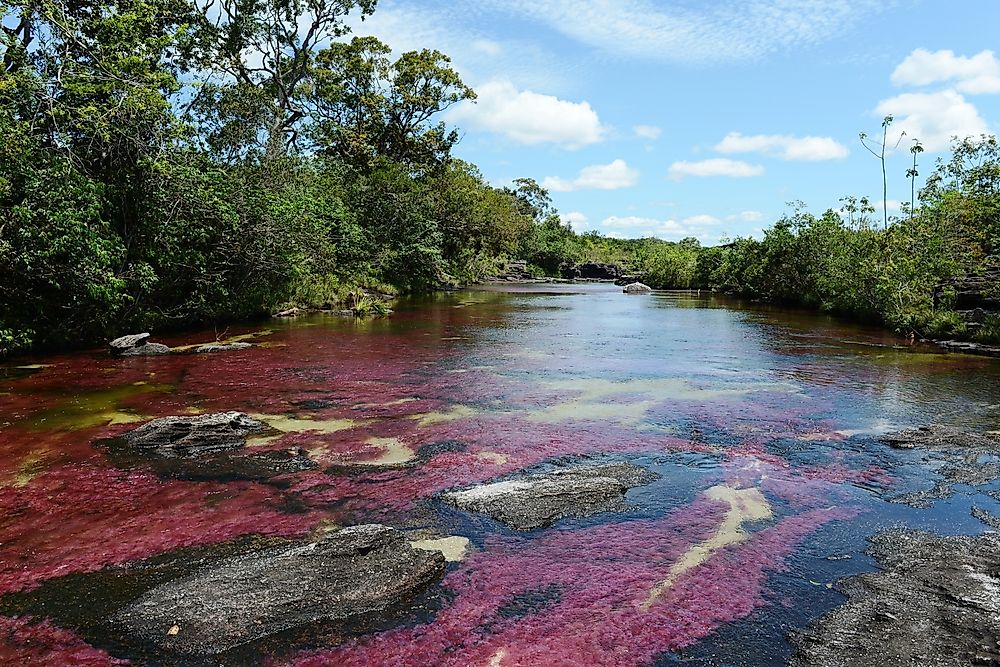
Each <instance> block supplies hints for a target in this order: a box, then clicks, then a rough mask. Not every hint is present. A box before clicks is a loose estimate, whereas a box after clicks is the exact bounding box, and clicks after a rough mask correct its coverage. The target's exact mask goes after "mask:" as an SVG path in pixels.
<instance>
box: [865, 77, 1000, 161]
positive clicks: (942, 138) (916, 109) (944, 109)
mask: <svg viewBox="0 0 1000 667" xmlns="http://www.w3.org/2000/svg"><path fill="white" fill-rule="evenodd" d="M875 113H877V114H878V115H879V116H887V115H892V116H895V118H896V120H895V122H894V123H893V126H892V127H893V129H894V130H899V131H902V132H906V136H907V137H909V138H910V139H919V140H920V142H921V143H922V144H923V147H924V148H925V149H927V150H929V151H940V150H947V149H948V148H949V147H950V145H951V139H952V137H956V136H957V137H959V138H960V139H964V138H965V137H969V136H978V135H980V134H989V133H990V130H989V126H988V125H987V124H986V121H985V120H983V118H982V116H980V115H979V110H978V109H976V107H975V106H974V105H973V104H971V103H969V102H968V101H966V99H965V97H963V96H962V95H961V94H960V93H958V92H956V91H954V90H942V91H940V92H937V93H904V94H902V95H897V96H896V97H892V98H889V99H887V100H882V101H881V102H879V104H878V106H877V107H875Z"/></svg>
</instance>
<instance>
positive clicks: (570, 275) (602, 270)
mask: <svg viewBox="0 0 1000 667" xmlns="http://www.w3.org/2000/svg"><path fill="white" fill-rule="evenodd" d="M560 273H561V275H562V277H563V278H567V279H575V278H579V279H582V280H615V279H617V278H620V277H621V275H622V268H621V267H620V266H618V265H617V264H604V263H602V262H583V263H582V264H577V265H575V266H566V267H563V269H562V270H561V272H560Z"/></svg>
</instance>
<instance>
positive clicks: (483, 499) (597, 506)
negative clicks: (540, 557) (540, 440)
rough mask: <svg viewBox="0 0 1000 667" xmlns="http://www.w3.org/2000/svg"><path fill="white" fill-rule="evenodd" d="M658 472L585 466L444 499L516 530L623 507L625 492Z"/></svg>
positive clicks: (625, 466)
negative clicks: (486, 515)
mask: <svg viewBox="0 0 1000 667" xmlns="http://www.w3.org/2000/svg"><path fill="white" fill-rule="evenodd" d="M654 479H656V475H655V474H653V473H651V472H649V471H648V470H646V469H645V468H640V467H639V466H637V465H633V464H631V463H614V464H608V465H595V466H581V467H577V468H572V469H570V470H559V471H556V472H551V473H539V474H533V475H528V476H524V477H521V478H518V479H508V480H503V481H499V482H493V483H490V484H482V485H480V486H473V487H470V488H467V489H461V490H458V491H449V492H447V493H444V494H442V498H443V499H444V500H445V502H448V503H450V504H452V505H454V506H455V507H458V508H459V509H463V510H466V511H469V512H482V513H484V514H488V515H489V516H491V517H492V518H494V519H496V520H497V521H500V522H502V523H505V524H507V525H508V526H510V527H512V528H516V529H518V530H531V529H533V528H544V527H546V526H550V525H552V524H553V523H555V522H556V521H558V520H559V519H562V518H564V517H569V516H577V517H583V516H590V515H592V514H597V513H599V512H615V511H623V510H624V509H625V492H626V491H628V490H629V489H630V488H632V487H635V486H641V485H643V484H648V483H649V482H651V481H653V480H654Z"/></svg>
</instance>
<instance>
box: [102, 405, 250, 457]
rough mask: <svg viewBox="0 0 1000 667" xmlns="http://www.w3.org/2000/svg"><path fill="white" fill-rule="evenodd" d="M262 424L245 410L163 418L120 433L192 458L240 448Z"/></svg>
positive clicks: (138, 445) (137, 443) (161, 451)
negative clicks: (243, 411) (245, 412)
mask: <svg viewBox="0 0 1000 667" xmlns="http://www.w3.org/2000/svg"><path fill="white" fill-rule="evenodd" d="M265 428H266V427H265V426H264V424H263V423H261V422H259V421H257V420H256V419H252V418H251V417H250V416H248V415H246V414H244V413H242V412H216V413H213V414H207V415H195V416H191V417H188V416H183V417H162V418H160V419H154V420H153V421H151V422H147V423H145V424H143V425H142V426H140V427H139V428H136V429H134V430H131V431H128V432H127V433H125V434H123V435H122V436H121V440H122V442H123V443H124V444H125V445H127V446H129V447H131V448H134V449H136V450H144V451H147V452H149V453H152V454H156V455H159V456H163V457H166V458H189V457H197V456H201V455H203V454H210V453H213V452H221V451H227V450H232V449H239V448H241V447H243V446H244V445H246V438H247V436H248V435H249V434H251V433H254V432H256V431H261V430H264V429H265Z"/></svg>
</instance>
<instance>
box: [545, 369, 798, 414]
mask: <svg viewBox="0 0 1000 667" xmlns="http://www.w3.org/2000/svg"><path fill="white" fill-rule="evenodd" d="M544 386H545V387H547V388H549V389H552V390H554V391H558V392H568V393H575V395H574V396H573V397H572V398H569V399H567V400H564V401H560V402H559V403H557V404H555V405H552V406H549V407H547V408H542V409H540V410H531V411H529V413H528V419H529V420H531V421H537V422H563V421H569V420H573V419H599V420H610V421H618V422H621V423H623V424H631V425H638V424H639V423H641V421H642V420H643V418H644V417H645V416H646V413H647V412H648V411H649V410H650V409H651V408H652V407H654V406H655V405H656V404H657V403H659V402H662V401H666V400H689V401H695V400H702V401H703V400H711V399H716V398H724V397H730V396H743V395H745V394H748V393H750V392H752V391H759V390H764V389H769V390H772V391H786V392H791V391H798V388H797V387H795V386H794V385H791V384H787V383H760V384H753V385H738V386H732V385H731V386H727V387H725V388H719V389H704V388H701V387H697V386H694V385H692V384H691V383H689V382H688V381H686V380H682V379H677V378H655V379H633V380H624V381H614V380H606V379H604V378H583V379H578V380H562V381H558V382H548V383H545V385H544ZM629 396H631V397H634V400H633V401H631V402H627V401H623V400H622V398H623V397H629Z"/></svg>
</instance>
